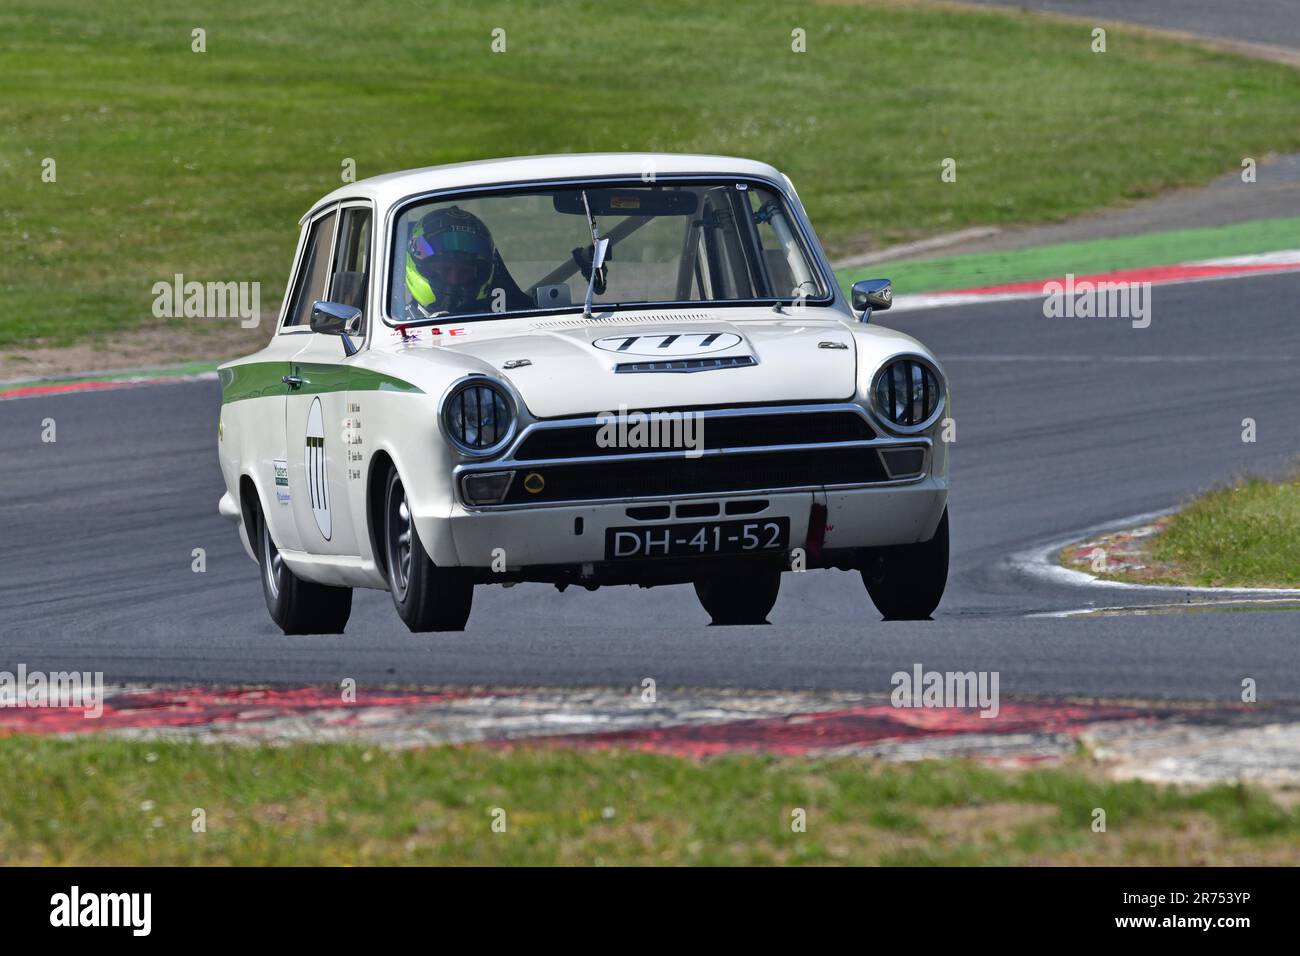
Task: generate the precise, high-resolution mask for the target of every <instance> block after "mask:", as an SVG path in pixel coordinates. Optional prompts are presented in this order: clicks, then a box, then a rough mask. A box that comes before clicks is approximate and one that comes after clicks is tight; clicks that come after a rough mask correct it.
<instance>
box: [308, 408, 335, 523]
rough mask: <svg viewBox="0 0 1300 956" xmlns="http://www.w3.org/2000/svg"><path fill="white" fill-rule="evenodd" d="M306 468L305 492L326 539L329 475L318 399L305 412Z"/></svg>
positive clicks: (323, 423) (323, 420)
mask: <svg viewBox="0 0 1300 956" xmlns="http://www.w3.org/2000/svg"><path fill="white" fill-rule="evenodd" d="M304 464H305V466H306V469H307V493H308V496H309V497H310V498H311V513H312V516H313V517H315V519H316V527H317V528H319V529H320V533H321V535H322V537H324V538H325V540H326V541H328V540H329V539H330V532H331V530H332V527H331V523H330V499H329V475H328V474H326V471H325V417H324V415H323V414H322V413H321V408H320V399H319V398H317V399H315V400H314V401H313V402H312V403H311V411H310V412H308V413H307V440H306V448H305V455H304Z"/></svg>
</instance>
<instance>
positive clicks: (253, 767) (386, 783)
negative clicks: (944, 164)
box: [0, 737, 1300, 865]
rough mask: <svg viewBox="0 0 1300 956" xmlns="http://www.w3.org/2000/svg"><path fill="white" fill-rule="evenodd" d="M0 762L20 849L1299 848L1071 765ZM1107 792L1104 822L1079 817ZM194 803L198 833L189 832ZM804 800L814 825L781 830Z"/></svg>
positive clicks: (353, 750)
mask: <svg viewBox="0 0 1300 956" xmlns="http://www.w3.org/2000/svg"><path fill="white" fill-rule="evenodd" d="M0 765H3V766H4V767H5V773H4V774H3V775H0V859H3V860H4V861H5V862H6V863H10V864H34V863H45V864H51V863H53V864H91V863H94V864H125V865H132V864H197V863H207V864H216V863H228V864H325V865H342V864H380V863H417V864H504V863H509V864H552V863H564V864H569V863H572V864H597V863H605V864H643V863H656V864H682V863H691V864H769V863H792V864H819V863H883V864H1019V863H1031V864H1038V863H1163V864H1177V863H1189V862H1223V863H1232V862H1252V861H1253V862H1261V861H1263V862H1275V861H1284V860H1287V859H1290V860H1294V859H1295V854H1296V853H1297V852H1300V811H1297V810H1295V809H1292V810H1286V809H1283V808H1281V807H1280V806H1279V805H1278V804H1276V803H1274V802H1273V801H1272V800H1270V799H1269V798H1267V797H1266V796H1264V795H1262V794H1261V793H1259V792H1256V791H1254V790H1250V789H1245V788H1240V787H1216V788H1213V789H1209V790H1203V791H1199V792H1184V791H1179V790H1174V789H1169V788H1156V787H1152V786H1149V785H1146V784H1141V783H1114V782H1108V781H1104V780H1097V779H1089V778H1088V777H1086V776H1085V775H1084V774H1083V773H1082V772H1081V771H1080V770H1079V769H1078V768H1076V769H1070V770H1035V771H1029V772H1004V771H997V770H993V769H989V768H986V767H982V766H978V765H975V764H970V763H961V762H952V761H934V762H930V761H927V762H921V763H916V764H879V763H873V762H871V761H867V760H858V759H838V760H832V761H809V760H798V759H783V758H774V757H740V756H737V757H726V758H721V759H715V760H710V761H708V762H707V763H700V762H696V761H690V760H683V759H678V758H673V757H663V756H654V755H648V754H638V753H625V752H607V753H596V752H574V751H568V750H522V751H515V752H510V753H503V752H499V751H494V750H490V749H484V748H478V747H467V748H438V749H426V750H408V751H390V750H381V749H366V748H363V747H360V746H351V745H314V744H301V745H293V746H285V747H249V746H228V745H214V744H196V743H163V742H142V741H126V740H121V739H112V738H107V737H83V738H80V739H76V740H55V739H50V738H32V737H11V738H7V739H0ZM1098 807H1100V808H1102V809H1104V810H1105V811H1106V815H1107V832H1106V833H1094V832H1093V831H1092V829H1091V823H1092V820H1093V810H1094V808H1098ZM196 808H202V809H203V810H204V812H205V813H206V832H203V833H195V832H193V828H192V821H193V819H194V815H193V811H194V810H195V809H196ZM495 808H501V809H503V810H504V811H505V814H506V815H505V823H506V829H505V831H504V832H500V833H497V832H493V829H492V821H493V816H492V813H493V810H494V809H495ZM795 808H802V809H804V810H805V811H806V814H807V818H806V819H807V828H806V832H803V833H795V832H793V831H792V828H791V819H792V816H791V814H792V811H793V810H794V809H795Z"/></svg>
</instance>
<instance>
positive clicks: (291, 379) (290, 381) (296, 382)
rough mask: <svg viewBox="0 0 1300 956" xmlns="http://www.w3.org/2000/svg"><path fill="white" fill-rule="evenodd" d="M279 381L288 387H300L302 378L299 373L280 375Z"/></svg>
mask: <svg viewBox="0 0 1300 956" xmlns="http://www.w3.org/2000/svg"><path fill="white" fill-rule="evenodd" d="M280 381H282V382H284V384H285V385H288V386H289V387H290V388H301V387H302V383H303V378H302V376H301V375H281V376H280Z"/></svg>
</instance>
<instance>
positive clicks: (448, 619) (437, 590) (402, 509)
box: [383, 468, 474, 634]
mask: <svg viewBox="0 0 1300 956" xmlns="http://www.w3.org/2000/svg"><path fill="white" fill-rule="evenodd" d="M383 522H384V524H383V542H384V564H385V566H386V568H387V571H388V589H389V591H390V592H391V593H392V595H393V604H394V605H395V606H396V607H397V613H398V616H400V617H401V619H402V622H403V623H404V624H406V626H407V628H409V629H410V631H411V632H412V633H415V634H422V633H424V632H426V631H463V630H465V622H466V621H468V620H469V611H470V606H471V604H472V603H473V600H474V582H473V580H472V579H471V578H470V576H469V574H468V572H466V571H465V570H463V569H461V568H440V567H437V566H436V565H434V563H433V561H432V560H430V558H429V555H428V552H426V551H425V550H424V545H423V544H421V543H420V535H419V533H418V532H417V531H416V530H415V522H414V521H413V520H412V519H411V512H410V509H409V507H408V505H407V502H406V490H405V489H404V488H403V487H402V479H401V477H399V476H398V474H397V469H396V468H394V469H393V470H392V471H390V472H389V474H388V487H387V490H386V491H385V493H384V515H383Z"/></svg>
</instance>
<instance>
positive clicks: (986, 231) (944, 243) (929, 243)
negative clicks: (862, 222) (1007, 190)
mask: <svg viewBox="0 0 1300 956" xmlns="http://www.w3.org/2000/svg"><path fill="white" fill-rule="evenodd" d="M1001 231H1002V230H1001V229H997V228H995V227H993V226H976V227H974V228H972V229H958V230H957V231H956V232H946V233H944V234H943V235H941V236H932V237H931V238H929V239H918V240H917V241H916V242H904V243H902V244H901V245H897V246H890V247H889V248H888V249H881V250H879V251H878V252H865V253H863V254H862V255H860V256H846V257H845V258H843V259H840V260H839V261H837V262H832V263H831V268H833V269H852V268H853V267H854V266H869V265H871V264H872V263H875V262H888V261H890V260H891V259H902V258H903V257H905V256H910V255H913V254H914V253H917V252H930V251H931V250H933V249H945V248H947V247H948V246H955V245H956V244H957V243H959V242H965V241H966V240H968V239H987V238H988V237H989V236H996V235H997V234H998V233H999V232H1001Z"/></svg>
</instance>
